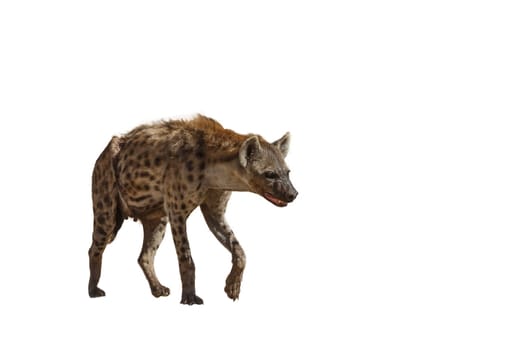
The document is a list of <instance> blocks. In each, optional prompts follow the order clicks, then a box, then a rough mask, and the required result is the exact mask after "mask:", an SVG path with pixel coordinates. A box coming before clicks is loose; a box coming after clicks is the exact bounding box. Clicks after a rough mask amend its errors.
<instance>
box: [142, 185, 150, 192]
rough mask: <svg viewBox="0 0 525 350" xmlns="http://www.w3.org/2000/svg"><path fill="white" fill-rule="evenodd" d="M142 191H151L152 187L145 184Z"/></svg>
mask: <svg viewBox="0 0 525 350" xmlns="http://www.w3.org/2000/svg"><path fill="white" fill-rule="evenodd" d="M142 189H143V190H144V191H149V189H150V187H149V185H148V184H144V186H142Z"/></svg>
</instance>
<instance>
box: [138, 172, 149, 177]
mask: <svg viewBox="0 0 525 350" xmlns="http://www.w3.org/2000/svg"><path fill="white" fill-rule="evenodd" d="M150 175H151V174H150V173H149V171H141V172H140V177H150Z"/></svg>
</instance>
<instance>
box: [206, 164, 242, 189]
mask: <svg viewBox="0 0 525 350" xmlns="http://www.w3.org/2000/svg"><path fill="white" fill-rule="evenodd" d="M243 172H244V169H242V168H241V167H240V166H239V161H238V160H237V159H234V160H229V161H223V162H217V163H215V164H212V165H210V166H208V168H207V169H206V173H205V179H206V185H207V186H206V187H208V188H209V189H216V190H225V191H250V188H249V186H248V184H247V183H246V181H245V179H244V177H243V175H242V174H243Z"/></svg>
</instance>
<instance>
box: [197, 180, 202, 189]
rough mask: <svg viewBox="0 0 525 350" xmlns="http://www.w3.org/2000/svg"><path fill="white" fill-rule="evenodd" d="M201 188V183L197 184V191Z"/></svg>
mask: <svg viewBox="0 0 525 350" xmlns="http://www.w3.org/2000/svg"><path fill="white" fill-rule="evenodd" d="M201 186H202V182H199V184H198V185H197V191H198V190H200V189H201Z"/></svg>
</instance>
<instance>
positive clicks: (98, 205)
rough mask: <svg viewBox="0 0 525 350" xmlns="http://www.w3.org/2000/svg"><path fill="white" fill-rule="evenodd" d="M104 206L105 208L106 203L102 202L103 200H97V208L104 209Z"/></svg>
mask: <svg viewBox="0 0 525 350" xmlns="http://www.w3.org/2000/svg"><path fill="white" fill-rule="evenodd" d="M102 208H104V204H102V202H101V201H98V202H97V209H102Z"/></svg>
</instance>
